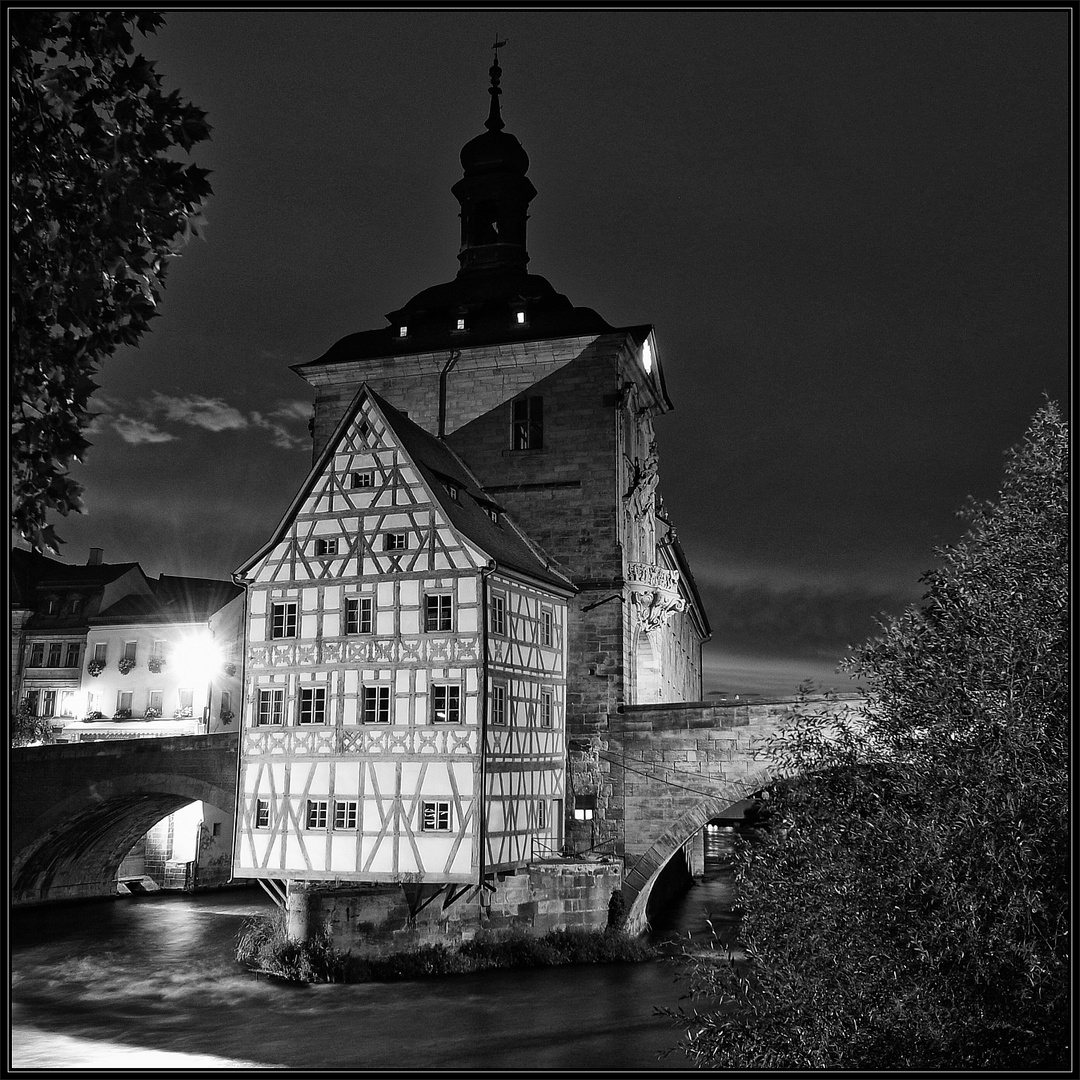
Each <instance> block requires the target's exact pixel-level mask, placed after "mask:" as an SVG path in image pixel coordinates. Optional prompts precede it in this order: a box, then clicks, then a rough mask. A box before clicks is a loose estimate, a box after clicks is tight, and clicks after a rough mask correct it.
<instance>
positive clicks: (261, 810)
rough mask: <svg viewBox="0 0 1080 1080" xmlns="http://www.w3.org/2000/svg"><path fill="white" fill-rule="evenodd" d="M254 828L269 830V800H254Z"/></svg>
mask: <svg viewBox="0 0 1080 1080" xmlns="http://www.w3.org/2000/svg"><path fill="white" fill-rule="evenodd" d="M255 828H256V829H269V828H270V800H269V799H256V800H255Z"/></svg>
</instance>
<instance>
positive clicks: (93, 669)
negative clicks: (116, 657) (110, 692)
mask: <svg viewBox="0 0 1080 1080" xmlns="http://www.w3.org/2000/svg"><path fill="white" fill-rule="evenodd" d="M86 670H87V671H88V672H89V673H90V674H91V675H92V676H93V677H94V678H95V679H96V678H97V677H98V676H99V675H100V674H101V673H102V672H103V671H104V670H105V661H104V660H91V661H90V663H89V664H87V665H86Z"/></svg>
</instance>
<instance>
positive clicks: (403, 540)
mask: <svg viewBox="0 0 1080 1080" xmlns="http://www.w3.org/2000/svg"><path fill="white" fill-rule="evenodd" d="M408 546H409V534H408V533H403V532H389V533H387V534H386V536H385V537H384V538H383V550H384V551H404V550H405V549H406V548H407V547H408Z"/></svg>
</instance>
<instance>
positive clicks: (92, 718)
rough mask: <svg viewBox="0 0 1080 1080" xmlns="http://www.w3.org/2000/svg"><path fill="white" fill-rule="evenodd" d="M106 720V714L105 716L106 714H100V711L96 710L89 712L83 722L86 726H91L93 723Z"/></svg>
mask: <svg viewBox="0 0 1080 1080" xmlns="http://www.w3.org/2000/svg"><path fill="white" fill-rule="evenodd" d="M104 719H105V714H104V713H99V712H98V711H97V710H96V709H95V710H94V711H93V712H88V713H87V714H86V715H85V716H84V717H83V718H82V722H83V723H84V724H91V723H93V722H94V721H95V720H104Z"/></svg>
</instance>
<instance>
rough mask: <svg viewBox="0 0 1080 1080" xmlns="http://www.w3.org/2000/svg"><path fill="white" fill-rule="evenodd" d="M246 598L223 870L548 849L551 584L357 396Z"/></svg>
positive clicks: (429, 445)
mask: <svg viewBox="0 0 1080 1080" xmlns="http://www.w3.org/2000/svg"><path fill="white" fill-rule="evenodd" d="M235 576H236V578H237V580H238V581H242V582H243V583H244V584H246V586H247V589H248V635H247V637H248V662H247V702H246V705H245V710H244V715H245V717H246V723H245V726H244V730H243V732H242V741H241V751H240V753H241V767H240V790H239V794H238V799H237V816H238V829H237V844H236V850H235V855H234V872H235V873H236V874H237V876H241V877H266V878H305V879H308V880H313V879H314V880H328V881H329V880H339V881H356V882H374V881H384V882H385V881H399V882H409V883H413V884H431V883H452V882H462V883H467V882H476V881H478V880H480V879H481V878H482V876H483V875H484V874H486V873H492V872H495V871H499V870H507V869H512V868H514V867H518V866H521V865H523V864H524V863H527V862H528V861H530V860H532V859H535V858H539V857H542V856H543V855H548V854H550V853H551V852H552V851H558V850H559V848H560V847H561V844H562V821H563V800H564V797H565V756H566V743H565V711H566V679H565V660H566V610H567V606H566V605H567V599H568V598H569V596H570V595H571V594H572V591H573V589H572V586H571V585H570V583H569V581H568V580H567V578H566V577H565V575H563V574H562V573H561V572H560V571H559V570H558V569H556V568H554V567H553V566H552V565H551V564H550V561H549V560H547V559H546V558H545V557H544V556H543V555H542V554H540V553H539V552H538V551H537V549H536V548H535V547H534V546H533V545H531V544H530V543H529V542H528V541H527V540H526V538H525V537H524V536H523V535H522V534H521V532H520V531H519V530H518V529H517V527H516V526H515V525H514V524H513V522H512V521H511V520H510V519H509V517H507V515H506V514H505V513H504V512H503V509H502V507H501V506H500V505H499V503H498V502H497V501H496V500H495V499H494V498H492V497H491V496H490V494H488V493H487V492H485V491H484V490H483V488H482V487H481V486H480V485H479V484H478V482H477V481H476V478H475V477H474V476H473V475H472V474H471V473H470V472H469V470H468V469H467V468H466V467H465V466H464V465H463V463H462V462H461V460H460V459H459V458H458V457H457V455H455V454H454V453H453V452H452V451H451V450H449V449H448V448H447V447H446V446H445V445H444V444H443V443H442V442H440V441H439V440H438V439H436V438H435V437H434V436H432V435H431V434H429V433H428V432H426V431H424V430H422V429H421V428H419V427H418V426H417V425H416V424H414V423H412V421H410V420H409V419H407V418H406V417H405V416H403V415H402V414H401V413H399V412H398V411H397V410H396V409H394V408H393V407H392V406H390V405H389V404H388V403H387V402H386V401H385V400H383V399H382V398H380V397H379V396H378V395H377V394H375V393H373V392H371V391H369V390H367V389H366V388H361V389H360V390H359V391H358V392H357V393H356V395H355V396H354V398H353V401H352V402H351V403H350V404H349V406H348V408H347V409H346V411H345V413H344V415H343V416H342V417H341V419H340V421H339V423H338V426H337V430H336V431H335V432H334V434H333V435H332V436H331V437H330V438H329V440H327V442H326V444H325V446H324V448H323V451H322V453H321V454H320V456H319V458H318V460H317V461H316V462H315V465H314V466H313V468H312V470H311V472H310V473H309V475H308V477H307V479H306V480H305V482H304V484H303V486H302V487H301V489H300V491H299V493H298V494H297V496H296V498H295V499H294V500H293V503H292V505H291V506H290V507H289V509H288V511H287V512H286V514H285V516H284V518H283V519H282V521H281V523H280V525H279V526H278V528H277V530H276V531H275V532H274V534H273V535H272V537H271V538H270V540H269V541H268V542H267V544H266V545H264V547H263V548H262V549H261V550H260V551H259V552H258V553H256V554H255V555H254V556H253V557H252V558H251V559H249V560H248V561H247V562H246V563H245V564H244V565H243V566H242V567H241V568H240V569H239V570H238V571H237V573H236V575H235Z"/></svg>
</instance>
